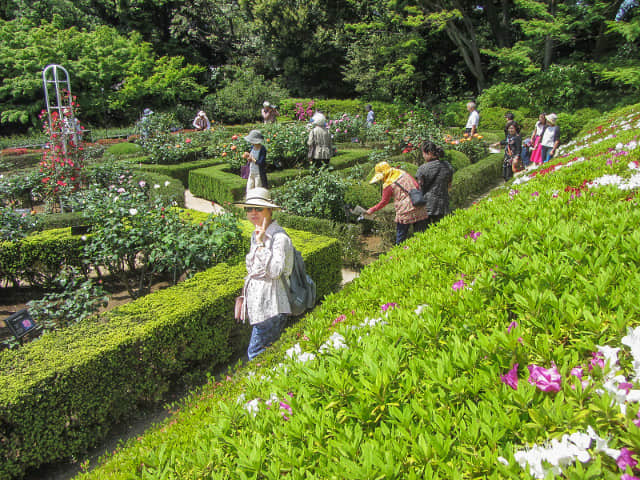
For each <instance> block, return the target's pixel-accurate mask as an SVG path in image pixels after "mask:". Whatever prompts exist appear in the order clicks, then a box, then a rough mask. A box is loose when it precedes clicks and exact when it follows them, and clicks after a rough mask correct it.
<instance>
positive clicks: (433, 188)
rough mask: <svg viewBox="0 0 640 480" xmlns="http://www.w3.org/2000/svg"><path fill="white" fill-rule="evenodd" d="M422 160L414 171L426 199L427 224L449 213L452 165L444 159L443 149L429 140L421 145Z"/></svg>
mask: <svg viewBox="0 0 640 480" xmlns="http://www.w3.org/2000/svg"><path fill="white" fill-rule="evenodd" d="M420 148H421V150H422V158H423V159H424V162H425V163H423V164H422V165H420V167H418V171H417V172H416V180H417V181H418V184H419V185H420V189H421V190H422V195H423V196H424V199H425V200H426V202H427V203H426V207H427V213H428V214H429V218H428V219H427V225H428V226H431V225H434V224H436V223H438V222H439V221H440V220H441V219H442V217H444V216H445V215H446V214H448V213H449V188H451V181H452V179H453V167H452V166H451V164H450V163H449V162H447V161H446V160H444V150H443V149H442V147H440V146H438V145H436V144H435V143H433V142H432V141H430V140H426V141H424V142H423V143H422V145H421V147H420Z"/></svg>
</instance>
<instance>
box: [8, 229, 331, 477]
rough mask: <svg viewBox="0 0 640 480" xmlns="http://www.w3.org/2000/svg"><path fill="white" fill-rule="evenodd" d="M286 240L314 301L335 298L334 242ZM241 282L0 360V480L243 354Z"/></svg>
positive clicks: (58, 335) (117, 317)
mask: <svg viewBox="0 0 640 480" xmlns="http://www.w3.org/2000/svg"><path fill="white" fill-rule="evenodd" d="M243 224H244V230H245V235H248V231H249V230H250V227H249V224H248V222H243ZM289 233H290V235H291V237H292V241H293V243H294V245H295V246H296V247H297V248H298V249H299V250H300V251H301V252H302V254H303V256H304V258H305V262H306V266H307V272H308V273H309V274H310V275H311V276H312V277H313V278H314V280H315V281H316V285H317V288H318V298H322V297H323V296H325V295H327V294H328V293H330V292H331V291H334V290H335V289H336V288H337V287H338V285H339V283H340V278H341V277H340V251H339V250H340V249H339V245H338V243H337V242H336V241H335V240H333V239H329V238H323V237H318V236H315V235H311V234H308V233H305V232H295V231H290V232H289ZM247 244H248V239H247ZM245 274H246V271H245V267H244V264H240V265H236V266H228V265H225V264H221V265H218V266H216V267H213V268H211V269H209V270H207V271H206V272H202V273H199V274H196V275H195V276H194V277H193V278H191V279H189V280H187V281H185V282H183V283H181V284H179V285H177V286H175V287H171V288H167V289H165V290H161V291H158V292H156V293H153V294H150V295H147V296H146V297H143V298H141V299H139V300H136V301H135V302H132V303H130V304H127V305H124V306H122V307H119V308H117V309H115V310H112V311H111V312H108V313H106V314H103V315H101V316H100V317H99V318H97V319H95V320H94V321H92V322H87V323H83V324H77V325H74V326H71V327H69V328H67V329H65V330H63V331H60V332H54V333H50V334H47V335H44V336H43V337H42V338H41V339H39V340H38V341H37V342H32V343H30V344H28V345H25V346H24V347H22V348H20V349H18V350H15V351H4V352H2V353H1V354H0V418H2V423H0V439H2V441H0V459H1V460H0V477H1V478H19V477H20V476H22V474H23V473H24V471H25V469H27V468H29V467H36V466H38V465H41V464H42V463H46V462H52V461H57V460H62V459H64V458H69V456H73V455H77V454H79V453H80V452H83V451H85V450H86V449H87V448H89V447H91V446H94V445H96V444H97V443H98V442H99V441H100V439H101V438H103V437H104V436H105V435H106V433H107V432H108V430H109V428H110V427H111V426H112V425H114V424H115V423H117V422H118V421H119V420H120V419H121V418H123V417H124V416H126V415H128V414H130V413H131V412H132V411H134V410H135V409H136V408H137V406H138V405H140V404H149V403H154V402H158V401H160V400H161V399H162V396H163V394H164V393H165V392H166V391H167V390H168V389H169V388H170V386H171V385H173V384H175V383H176V382H178V381H179V380H180V376H181V375H183V374H186V373H187V372H189V371H191V370H193V369H198V368H206V369H211V368H213V367H214V366H215V365H216V364H219V363H221V362H224V361H226V360H227V359H228V358H229V356H230V354H231V352H232V351H233V349H234V348H238V346H240V345H241V346H242V347H244V348H246V344H247V341H248V336H247V334H248V328H242V329H241V331H240V332H239V334H237V335H236V334H233V332H235V331H236V327H234V322H233V319H232V310H233V303H234V298H235V296H236V295H238V294H239V292H240V290H241V288H242V283H243V277H244V275H245ZM233 342H237V343H239V345H238V344H234V343H233Z"/></svg>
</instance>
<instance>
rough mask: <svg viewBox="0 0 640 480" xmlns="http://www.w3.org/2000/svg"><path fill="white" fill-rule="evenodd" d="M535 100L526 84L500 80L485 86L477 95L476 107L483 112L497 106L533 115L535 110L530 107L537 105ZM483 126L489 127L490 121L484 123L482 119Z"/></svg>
mask: <svg viewBox="0 0 640 480" xmlns="http://www.w3.org/2000/svg"><path fill="white" fill-rule="evenodd" d="M536 100H537V99H535V98H532V90H529V88H527V86H526V85H523V84H513V83H508V82H502V83H498V84H496V85H492V86H490V87H489V88H485V89H484V90H483V91H482V93H481V94H480V95H478V102H477V103H478V109H479V110H482V111H483V112H484V111H485V110H486V109H488V108H492V107H498V108H504V109H507V110H510V111H514V110H518V111H523V113H526V114H528V115H529V116H532V115H535V111H531V107H532V106H533V105H539V103H536ZM532 101H533V104H532ZM503 123H504V122H503ZM483 126H485V127H487V128H490V123H489V122H487V123H485V122H484V120H483Z"/></svg>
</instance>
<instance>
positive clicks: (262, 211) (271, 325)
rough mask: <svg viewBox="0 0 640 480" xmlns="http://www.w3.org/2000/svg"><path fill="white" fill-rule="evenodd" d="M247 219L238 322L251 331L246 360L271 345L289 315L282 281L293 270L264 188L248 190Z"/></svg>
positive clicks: (282, 232)
mask: <svg viewBox="0 0 640 480" xmlns="http://www.w3.org/2000/svg"><path fill="white" fill-rule="evenodd" d="M235 205H238V206H241V207H244V210H245V212H246V213H247V219H248V220H249V221H250V222H251V223H252V224H253V225H254V227H255V229H254V231H253V233H252V234H251V247H250V249H249V253H248V254H247V256H246V265H247V276H246V277H245V283H244V288H243V296H244V304H243V306H242V315H241V317H242V318H241V319H242V320H243V321H244V320H246V319H248V320H249V324H250V325H252V327H253V329H252V332H251V339H250V341H249V347H248V349H247V356H248V357H249V360H253V359H254V358H255V357H256V356H257V355H259V354H260V353H262V352H264V350H265V348H266V347H268V346H269V345H270V344H272V343H273V342H275V341H276V340H277V339H278V337H279V336H280V333H281V332H282V329H283V328H284V327H285V325H286V322H287V315H289V314H290V313H291V304H290V303H289V297H288V294H287V287H286V282H287V281H288V279H289V276H290V275H291V272H292V270H293V244H292V243H291V238H289V235H287V232H286V231H285V230H284V229H283V228H282V227H281V226H280V225H278V223H277V222H276V221H275V220H273V219H272V214H273V211H274V210H276V209H279V208H280V207H279V206H278V205H276V204H275V203H273V202H272V201H271V194H270V193H269V191H268V190H267V189H266V188H260V187H259V188H254V189H252V190H249V191H248V192H247V194H246V197H245V200H244V201H243V202H237V203H235Z"/></svg>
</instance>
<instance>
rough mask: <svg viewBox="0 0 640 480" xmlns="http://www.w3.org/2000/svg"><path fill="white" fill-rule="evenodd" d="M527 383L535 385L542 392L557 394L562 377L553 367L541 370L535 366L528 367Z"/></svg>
mask: <svg viewBox="0 0 640 480" xmlns="http://www.w3.org/2000/svg"><path fill="white" fill-rule="evenodd" d="M527 368H528V369H529V383H530V384H531V385H535V386H536V387H538V388H539V389H540V390H542V391H543V392H559V391H560V386H561V383H562V377H561V376H560V373H559V372H558V369H557V368H556V366H555V365H553V366H552V367H551V368H542V367H539V366H537V365H529V366H528V367H527Z"/></svg>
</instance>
